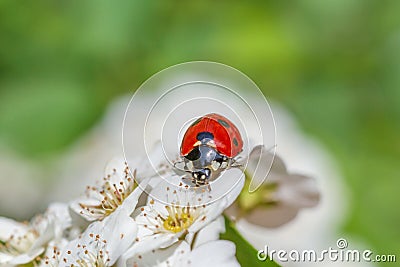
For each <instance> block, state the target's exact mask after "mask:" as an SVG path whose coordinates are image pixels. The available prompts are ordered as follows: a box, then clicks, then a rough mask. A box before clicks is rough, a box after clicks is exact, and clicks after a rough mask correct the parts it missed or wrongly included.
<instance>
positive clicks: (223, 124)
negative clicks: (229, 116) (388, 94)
mask: <svg viewBox="0 0 400 267" xmlns="http://www.w3.org/2000/svg"><path fill="white" fill-rule="evenodd" d="M218 122H219V124H221V125H222V126H224V127H225V128H229V127H231V126H230V125H229V123H227V122H226V121H224V120H221V119H218Z"/></svg>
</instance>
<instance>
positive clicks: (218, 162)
mask: <svg viewBox="0 0 400 267" xmlns="http://www.w3.org/2000/svg"><path fill="white" fill-rule="evenodd" d="M242 150H243V140H242V137H241V135H240V132H239V130H238V129H237V128H236V126H235V125H234V124H233V123H232V122H231V121H230V120H229V119H227V118H225V117H224V116H222V115H219V114H216V113H210V114H207V115H204V116H202V117H200V118H198V119H197V120H196V121H195V122H193V123H192V124H191V125H190V126H189V128H188V129H187V131H186V132H185V134H184V136H183V139H182V144H181V147H180V155H181V158H182V159H183V163H184V170H185V171H186V172H189V173H191V175H192V183H193V184H194V185H195V186H196V187H198V186H201V185H206V184H208V182H209V181H210V180H213V179H216V178H217V177H218V176H219V175H220V173H221V172H222V171H223V170H225V169H227V168H229V167H234V165H233V163H234V162H235V159H234V158H235V157H236V156H237V155H238V154H239V153H240V152H241V151H242Z"/></svg>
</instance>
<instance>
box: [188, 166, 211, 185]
mask: <svg viewBox="0 0 400 267" xmlns="http://www.w3.org/2000/svg"><path fill="white" fill-rule="evenodd" d="M210 176H211V170H210V169H209V168H203V169H198V170H196V171H193V172H192V177H193V180H194V182H195V184H196V185H205V184H206V183H207V180H208V179H209V178H210Z"/></svg>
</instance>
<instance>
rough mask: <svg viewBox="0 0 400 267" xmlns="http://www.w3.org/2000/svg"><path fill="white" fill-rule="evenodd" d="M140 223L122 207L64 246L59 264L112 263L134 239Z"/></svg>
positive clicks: (96, 265)
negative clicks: (137, 223)
mask: <svg viewBox="0 0 400 267" xmlns="http://www.w3.org/2000/svg"><path fill="white" fill-rule="evenodd" d="M136 233H137V225H136V223H135V221H134V220H133V219H132V218H131V217H130V216H129V211H128V210H126V209H125V208H120V209H118V210H116V211H115V212H113V213H112V214H111V215H110V216H108V217H106V218H105V219H104V220H102V221H95V222H93V223H91V224H90V225H89V226H88V228H87V229H86V230H85V231H84V232H83V233H82V235H81V236H80V237H79V238H77V239H75V240H73V241H71V242H70V243H69V244H68V245H67V246H66V247H65V249H64V251H63V253H62V255H61V257H60V262H59V265H58V266H66V267H69V266H81V267H106V266H112V265H113V264H114V263H115V262H116V261H117V260H118V258H119V257H120V255H121V254H122V253H123V252H124V251H126V250H127V248H128V247H129V246H130V245H131V244H132V242H134V240H135V237H136Z"/></svg>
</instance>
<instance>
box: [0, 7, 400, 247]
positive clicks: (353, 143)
mask: <svg viewBox="0 0 400 267" xmlns="http://www.w3.org/2000/svg"><path fill="white" fill-rule="evenodd" d="M399 14H400V1H368V0H327V1H317V0H315V1H313V0H304V1H242V2H240V3H237V2H232V1H217V2H216V1H197V2H191V3H189V2H185V1H183V2H179V3H178V2H176V3H173V2H170V1H168V2H167V1H158V2H153V1H126V2H118V4H116V3H115V2H112V1H84V2H79V3H78V2H77V1H40V2H33V1H32V2H27V1H1V2H0V150H1V159H2V161H3V162H1V165H6V167H5V169H6V168H7V167H9V168H12V169H15V168H16V169H18V168H19V166H18V164H15V166H14V165H13V166H11V165H10V164H12V163H8V162H7V160H8V158H9V157H11V158H12V157H14V158H18V159H23V160H24V162H25V163H26V164H27V165H29V166H30V168H31V170H30V171H25V172H24V173H22V174H21V175H23V176H25V177H26V176H31V177H32V179H31V180H30V185H29V186H32V190H34V188H35V185H38V184H39V185H40V186H42V187H46V186H47V184H51V180H52V179H54V177H48V176H46V170H47V169H50V168H52V164H53V162H54V161H55V160H57V158H58V157H60V155H62V153H63V151H65V150H66V149H68V147H69V146H71V145H72V144H73V143H74V142H75V141H76V140H78V139H79V138H80V136H82V135H84V134H85V133H86V132H87V131H89V130H90V129H91V128H92V127H93V126H94V125H96V122H98V121H99V120H100V119H101V118H102V115H103V114H104V112H105V109H106V107H107V105H108V104H109V103H110V102H111V101H112V100H113V99H115V98H116V97H118V96H120V95H125V94H127V93H133V92H134V90H135V89H136V88H137V87H138V86H139V85H140V84H141V83H142V82H143V81H145V80H146V79H147V78H148V77H150V76H151V75H152V74H154V73H155V72H157V71H159V70H161V69H163V68H165V67H167V66H170V65H174V64H177V63H181V62H185V61H191V60H210V61H217V62H222V63H225V64H228V65H231V66H233V67H235V68H237V69H239V70H241V71H243V72H245V73H246V74H247V75H248V76H249V77H251V78H252V79H253V80H254V81H255V82H256V83H257V84H258V85H259V87H260V88H261V89H262V90H263V92H264V94H265V95H266V97H267V98H269V99H271V100H273V101H277V102H279V103H281V104H282V105H283V106H285V107H286V108H287V109H289V110H290V111H291V112H292V113H293V114H294V115H295V117H296V119H297V120H298V121H299V123H300V125H301V127H302V128H303V130H304V131H305V132H306V133H307V134H309V135H310V136H313V137H315V138H317V139H318V140H320V142H321V143H322V144H323V145H324V146H325V147H326V148H327V149H328V150H330V152H331V153H332V154H333V155H334V157H335V159H336V161H337V162H338V164H339V169H340V172H341V173H342V174H343V176H344V178H345V181H346V184H347V185H348V187H349V189H348V190H349V192H350V196H351V199H350V201H351V203H349V208H350V211H349V213H348V215H347V218H346V220H345V222H344V223H343V225H342V226H341V228H342V232H343V235H351V236H356V237H357V236H358V237H362V239H363V240H366V241H367V242H368V244H371V245H372V246H373V249H374V250H375V251H376V252H377V253H398V249H399V240H400V229H399V223H400V209H399V208H398V206H397V205H398V203H399V202H400V198H399V195H400V194H399V193H398V190H399V188H400V168H399V165H398V164H399V160H400V138H399V134H400V73H399V70H400V53H399V48H400V16H399ZM3 158H4V160H3ZM25 170H26V168H25ZM0 176H3V177H2V178H3V179H2V181H7V179H10V180H13V179H14V177H6V176H7V172H5V173H0ZM7 186H8V185H7V183H4V182H3V184H1V187H3V189H4V188H7ZM20 186H21V187H23V186H25V187H28V188H30V187H29V186H27V184H24V183H21V185H20ZM10 190H14V188H13V189H10ZM3 191H4V190H3ZM12 192H15V193H16V194H18V191H12ZM26 194H32V192H30V193H29V192H27V193H26ZM40 197H41V196H38V198H40ZM21 198H22V199H23V198H24V195H23V194H22V195H21ZM0 199H1V201H2V202H3V205H0V207H1V208H0V214H1V215H10V214H11V215H13V214H12V212H10V209H8V210H7V209H5V208H4V203H6V202H7V199H6V197H4V196H3V197H2V196H0ZM9 205H12V203H10V204H9ZM35 212H36V211H35V210H32V211H31V213H32V214H33V213H35ZM28 215H29V214H27V215H26V216H28ZM21 219H23V218H21Z"/></svg>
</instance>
